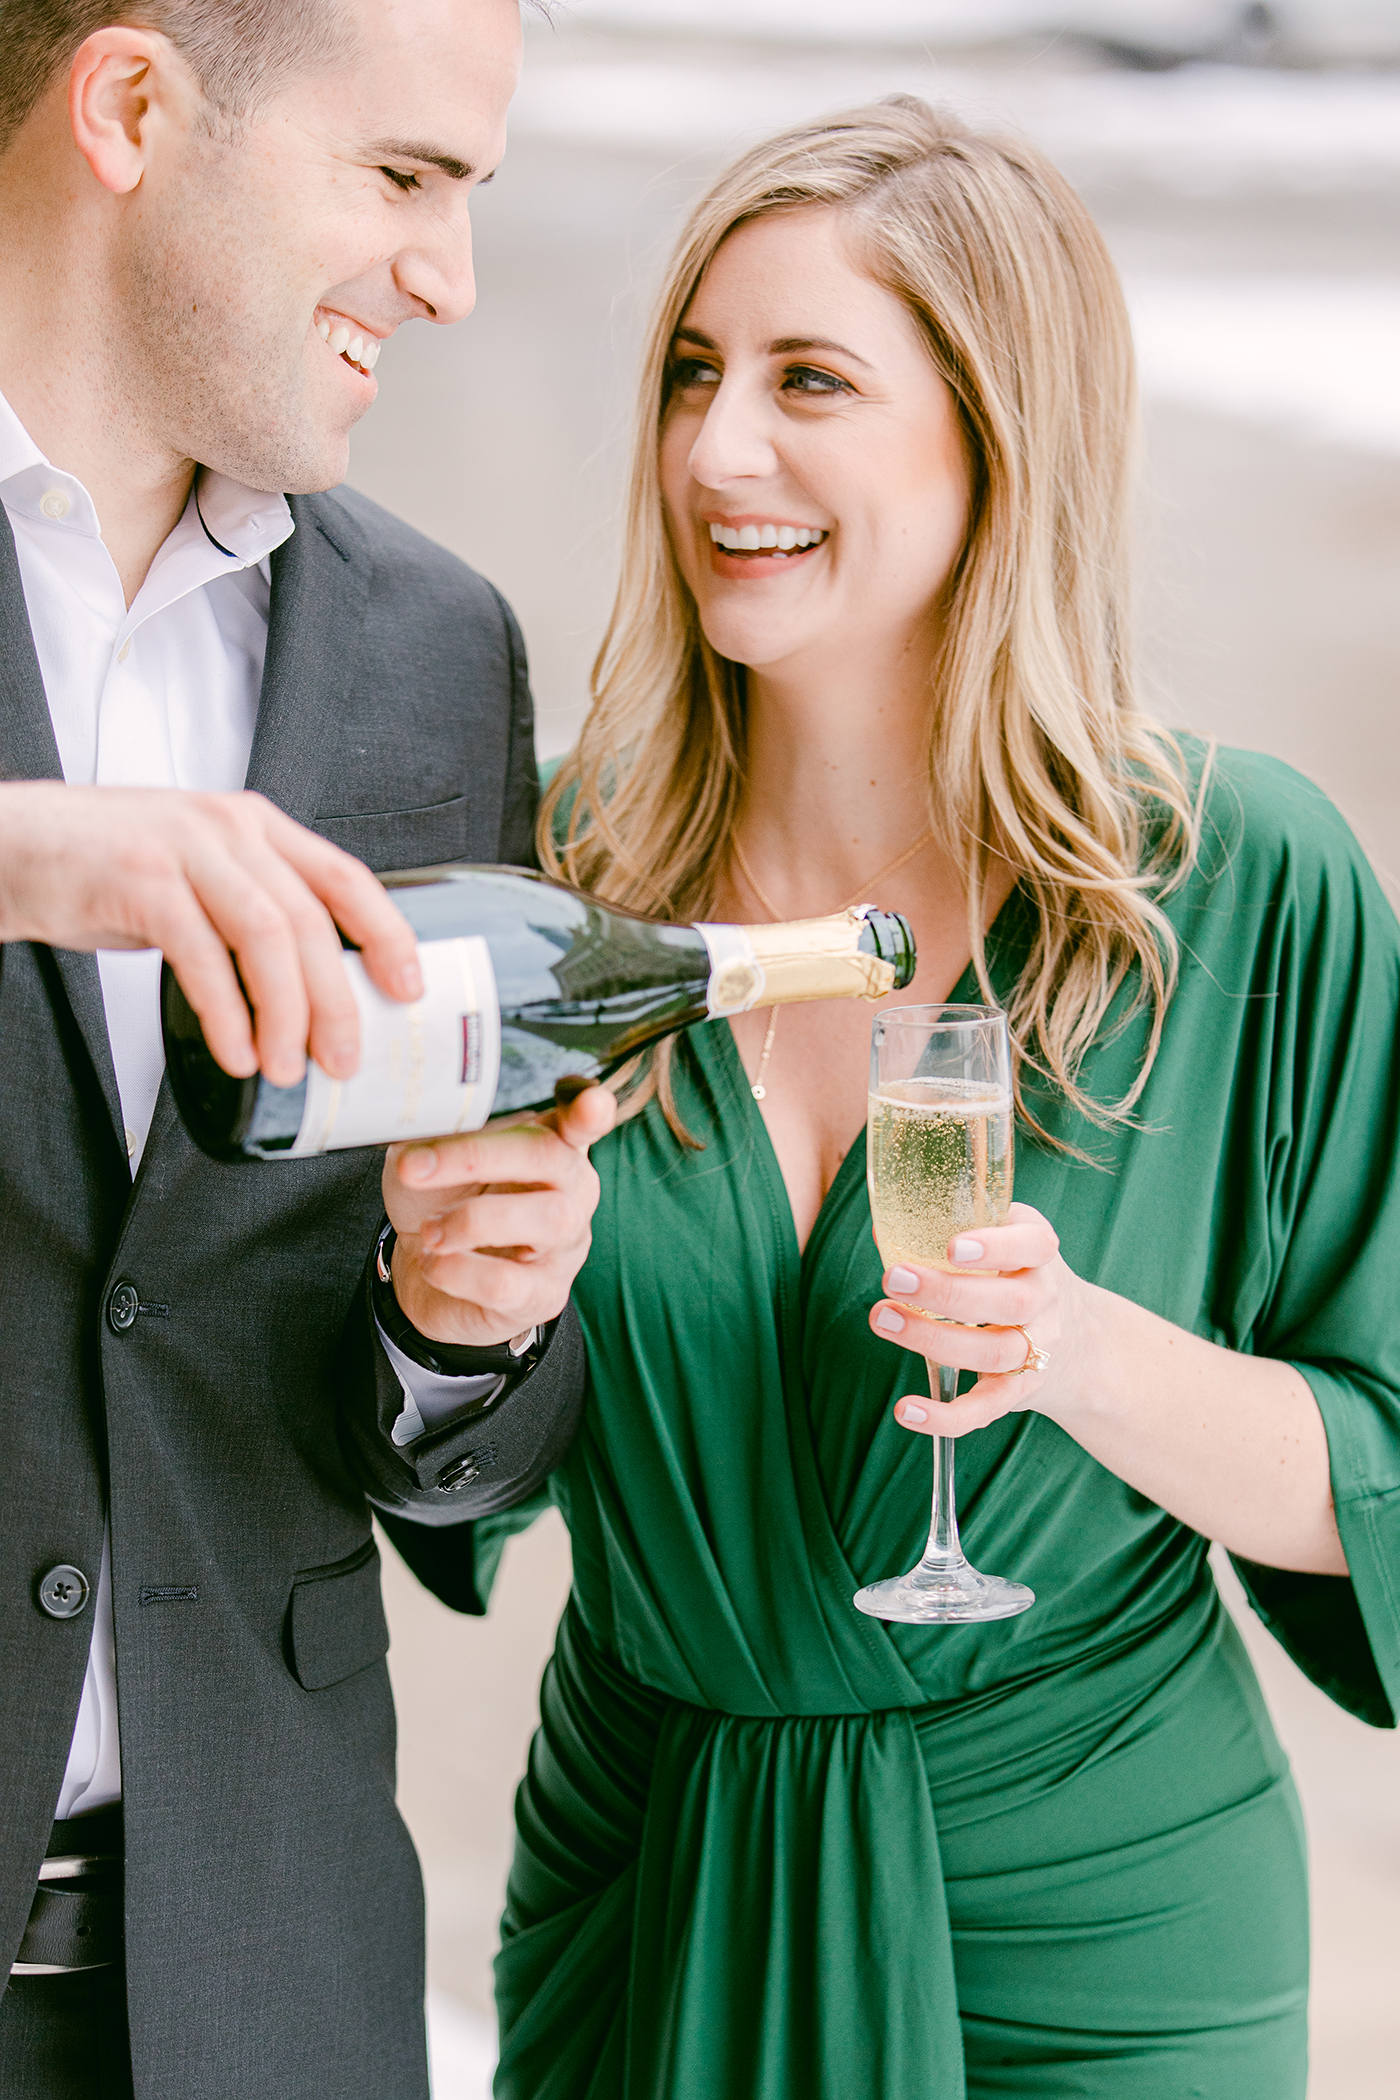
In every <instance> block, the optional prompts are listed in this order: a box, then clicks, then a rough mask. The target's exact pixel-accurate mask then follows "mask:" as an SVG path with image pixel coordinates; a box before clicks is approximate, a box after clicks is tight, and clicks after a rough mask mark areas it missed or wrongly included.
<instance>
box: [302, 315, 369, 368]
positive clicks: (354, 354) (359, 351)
mask: <svg viewBox="0 0 1400 2100" xmlns="http://www.w3.org/2000/svg"><path fill="white" fill-rule="evenodd" d="M316 333H317V335H319V336H320V338H321V341H322V342H323V343H324V344H325V346H326V348H327V349H328V350H330V351H332V352H333V353H334V354H335V356H337V357H343V358H346V359H347V360H348V361H349V363H351V364H352V365H358V366H359V368H360V370H361V371H362V372H372V371H373V370H374V368H375V366H376V365H377V364H378V362H379V351H380V344H379V341H378V339H377V338H376V337H375V336H372V335H359V334H356V333H355V332H353V331H352V330H351V329H349V328H347V327H346V325H345V323H344V321H340V322H337V324H336V326H335V327H334V328H333V327H332V326H331V324H330V322H329V321H328V320H326V319H325V317H324V316H323V317H322V318H321V319H320V320H319V321H318V322H317V323H316Z"/></svg>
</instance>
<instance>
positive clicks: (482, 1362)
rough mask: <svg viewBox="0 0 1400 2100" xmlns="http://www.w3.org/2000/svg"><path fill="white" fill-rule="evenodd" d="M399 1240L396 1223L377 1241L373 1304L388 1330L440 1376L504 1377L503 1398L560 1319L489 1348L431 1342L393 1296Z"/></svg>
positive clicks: (530, 1368)
mask: <svg viewBox="0 0 1400 2100" xmlns="http://www.w3.org/2000/svg"><path fill="white" fill-rule="evenodd" d="M397 1238H398V1234H397V1233H396V1232H395V1231H394V1228H393V1226H392V1225H390V1224H388V1223H387V1222H386V1224H385V1225H384V1227H383V1228H382V1230H381V1232H380V1234H379V1238H378V1239H377V1240H376V1241H375V1244H374V1263H373V1266H372V1268H371V1271H370V1287H369V1288H370V1304H371V1306H372V1308H373V1311H374V1317H375V1318H376V1320H378V1322H379V1324H380V1326H381V1327H382V1328H383V1330H384V1332H385V1334H387V1335H388V1337H389V1340H390V1341H391V1342H392V1343H393V1344H394V1347H395V1348H396V1349H402V1351H403V1353H404V1355H405V1356H406V1357H408V1358H409V1360H410V1362H412V1363H415V1364H421V1365H422V1367H423V1369H424V1370H425V1371H435V1372H436V1373H437V1375H438V1376H439V1377H440V1378H503V1379H504V1380H505V1384H504V1385H503V1386H502V1387H501V1389H500V1391H499V1393H497V1394H495V1395H494V1396H493V1398H494V1399H503V1398H504V1397H505V1395H506V1393H508V1392H509V1391H510V1390H511V1388H512V1387H514V1386H517V1385H519V1384H520V1383H521V1382H522V1380H523V1379H526V1378H528V1377H529V1375H530V1373H531V1372H532V1371H533V1370H534V1369H535V1367H536V1366H537V1364H538V1363H539V1362H540V1359H541V1358H542V1357H543V1355H544V1353H545V1350H546V1349H547V1348H548V1347H549V1342H550V1337H551V1336H552V1334H553V1333H554V1330H555V1328H556V1327H557V1326H558V1324H559V1323H558V1321H557V1320H546V1321H545V1322H544V1324H543V1325H542V1326H539V1327H531V1328H529V1329H528V1330H527V1332H526V1333H525V1334H523V1335H516V1336H515V1337H514V1339H513V1340H511V1341H508V1342H496V1343H494V1344H492V1345H491V1346H490V1347H488V1348H473V1347H471V1346H470V1345H469V1344H467V1343H465V1342H435V1341H432V1340H430V1339H429V1337H428V1336H427V1335H425V1334H420V1333H419V1332H418V1329H417V1328H416V1327H415V1326H414V1324H413V1322H412V1321H411V1320H410V1319H409V1317H408V1314H407V1313H406V1312H405V1311H404V1309H403V1307H402V1306H401V1305H400V1304H399V1301H398V1299H397V1297H396V1296H395V1295H394V1277H393V1270H392V1267H391V1264H392V1261H393V1256H394V1242H395V1240H396V1239H397Z"/></svg>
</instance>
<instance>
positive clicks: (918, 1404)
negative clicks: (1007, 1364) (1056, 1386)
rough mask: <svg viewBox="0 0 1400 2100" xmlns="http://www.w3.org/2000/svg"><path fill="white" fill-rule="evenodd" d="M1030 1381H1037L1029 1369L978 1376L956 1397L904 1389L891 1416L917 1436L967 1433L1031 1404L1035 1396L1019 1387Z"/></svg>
mask: <svg viewBox="0 0 1400 2100" xmlns="http://www.w3.org/2000/svg"><path fill="white" fill-rule="evenodd" d="M1032 1383H1034V1384H1035V1385H1039V1383H1040V1381H1039V1379H1038V1378H1036V1377H1035V1374H1034V1373H1033V1372H1028V1373H1027V1375H1026V1377H1025V1378H983V1379H979V1381H978V1383H977V1384H976V1385H975V1386H973V1388H972V1390H971V1391H970V1392H966V1393H959V1395H958V1397H957V1399H956V1400H947V1401H944V1400H926V1399H925V1398H924V1397H923V1395H922V1394H920V1393H906V1394H905V1396H904V1398H903V1399H902V1400H897V1401H896V1402H895V1407H894V1418H895V1420H896V1422H898V1423H899V1425H900V1427H901V1428H902V1429H911V1430H913V1432H914V1434H915V1435H916V1436H968V1435H969V1434H970V1433H971V1432H972V1431H973V1430H974V1429H986V1428H988V1427H989V1426H990V1424H991V1423H993V1422H999V1421H1000V1420H1001V1418H1002V1416H1003V1415H1009V1414H1015V1413H1018V1412H1020V1410H1022V1409H1023V1408H1026V1407H1029V1406H1031V1405H1032V1402H1033V1397H1034V1396H1033V1395H1032V1394H1030V1393H1027V1392H1024V1391H1023V1390H1021V1389H1022V1388H1023V1387H1025V1386H1028V1385H1031V1384H1032Z"/></svg>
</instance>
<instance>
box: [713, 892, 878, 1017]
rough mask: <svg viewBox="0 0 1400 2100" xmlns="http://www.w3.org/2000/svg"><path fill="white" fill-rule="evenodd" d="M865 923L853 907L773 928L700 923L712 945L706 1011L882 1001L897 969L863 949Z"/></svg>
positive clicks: (793, 920) (861, 914)
mask: <svg viewBox="0 0 1400 2100" xmlns="http://www.w3.org/2000/svg"><path fill="white" fill-rule="evenodd" d="M865 923H866V922H865V913H864V912H863V910H861V909H860V908H859V907H857V908H855V909H853V910H850V911H843V912H833V913H832V914H831V916H830V917H828V918H823V919H791V920H788V921H787V922H786V923H784V924H781V925H777V926H723V925H704V926H701V928H700V929H699V930H700V932H701V933H702V934H703V935H704V936H705V942H706V945H707V946H708V948H709V950H710V959H711V973H710V994H709V1010H710V1012H711V1014H740V1013H747V1012H748V1011H749V1009H750V1007H754V1006H787V1005H790V1004H792V1003H793V1002H795V1001H797V1000H800V999H883V998H884V996H885V994H886V993H887V992H892V991H893V990H894V989H895V982H896V978H895V968H894V964H893V963H891V962H887V961H885V960H884V959H883V958H881V957H880V956H878V955H873V954H871V953H870V952H869V951H868V949H866V948H863V947H862V946H861V936H862V934H863V932H864V929H865Z"/></svg>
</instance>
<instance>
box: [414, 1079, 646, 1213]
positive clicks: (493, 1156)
mask: <svg viewBox="0 0 1400 2100" xmlns="http://www.w3.org/2000/svg"><path fill="white" fill-rule="evenodd" d="M590 1091H594V1092H598V1093H602V1092H603V1091H605V1090H604V1089H603V1088H601V1087H599V1088H595V1089H590ZM557 1113H558V1111H557V1110H553V1111H551V1114H557ZM397 1166H398V1172H399V1177H400V1179H401V1180H402V1181H403V1183H404V1186H405V1187H406V1188H411V1189H415V1190H417V1189H435V1188H438V1189H441V1188H463V1187H466V1186H467V1185H468V1184H470V1183H485V1182H498V1181H521V1182H534V1181H538V1182H547V1183H550V1184H553V1185H555V1186H559V1187H563V1186H565V1185H567V1184H570V1183H571V1182H572V1181H573V1178H574V1177H575V1176H576V1175H577V1174H578V1173H579V1172H580V1170H581V1168H582V1166H583V1161H582V1160H581V1159H580V1158H579V1155H578V1151H577V1149H576V1148H575V1147H574V1146H572V1145H570V1144H568V1143H567V1141H561V1140H560V1138H559V1137H558V1136H557V1135H556V1134H555V1132H554V1131H553V1130H551V1129H548V1128H547V1127H546V1124H545V1121H544V1119H543V1118H541V1119H540V1120H539V1121H537V1122H532V1123H513V1124H511V1125H510V1126H509V1127H508V1128H507V1129H504V1130H473V1131H471V1132H469V1133H468V1134H467V1135H466V1136H465V1137H447V1138H435V1139H434V1140H433V1142H432V1143H431V1144H430V1145H405V1146H404V1148H403V1150H402V1152H400V1153H399V1154H398V1155H397Z"/></svg>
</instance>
